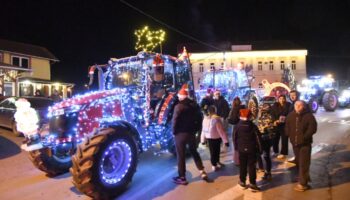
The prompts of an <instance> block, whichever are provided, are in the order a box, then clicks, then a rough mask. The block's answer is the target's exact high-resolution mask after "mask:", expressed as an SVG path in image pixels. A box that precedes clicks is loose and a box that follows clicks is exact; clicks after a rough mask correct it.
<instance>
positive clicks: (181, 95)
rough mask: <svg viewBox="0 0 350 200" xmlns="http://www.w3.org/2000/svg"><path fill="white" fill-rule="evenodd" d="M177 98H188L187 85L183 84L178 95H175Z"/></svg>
mask: <svg viewBox="0 0 350 200" xmlns="http://www.w3.org/2000/svg"><path fill="white" fill-rule="evenodd" d="M177 96H178V97H179V98H180V99H184V98H186V97H187V96H188V85H187V84H183V85H182V87H181V89H180V91H179V93H177Z"/></svg>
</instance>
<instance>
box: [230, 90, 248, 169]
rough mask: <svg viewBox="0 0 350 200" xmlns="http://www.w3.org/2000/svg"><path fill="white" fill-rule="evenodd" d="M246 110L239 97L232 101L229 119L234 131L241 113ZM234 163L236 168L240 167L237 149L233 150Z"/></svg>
mask: <svg viewBox="0 0 350 200" xmlns="http://www.w3.org/2000/svg"><path fill="white" fill-rule="evenodd" d="M244 108H245V106H244V105H242V102H241V99H240V98H239V97H235V98H234V99H233V101H232V108H231V110H230V113H229V116H228V118H227V121H228V123H230V124H231V125H233V129H234V126H236V125H237V124H238V122H239V111H240V110H241V109H244ZM233 129H232V130H233ZM232 136H233V133H232ZM232 141H233V139H232ZM233 162H234V163H235V165H236V166H238V165H239V156H238V151H236V150H235V149H233Z"/></svg>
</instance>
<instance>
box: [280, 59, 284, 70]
mask: <svg viewBox="0 0 350 200" xmlns="http://www.w3.org/2000/svg"><path fill="white" fill-rule="evenodd" d="M281 70H284V61H281Z"/></svg>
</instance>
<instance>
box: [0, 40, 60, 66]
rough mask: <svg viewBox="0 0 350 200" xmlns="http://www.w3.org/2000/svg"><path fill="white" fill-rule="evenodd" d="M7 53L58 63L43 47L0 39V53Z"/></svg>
mask: <svg viewBox="0 0 350 200" xmlns="http://www.w3.org/2000/svg"><path fill="white" fill-rule="evenodd" d="M1 50H2V51H8V52H13V53H18V54H24V55H29V56H34V57H40V58H46V59H49V60H52V61H59V60H58V59H57V58H56V57H55V56H54V55H53V54H52V53H51V52H50V51H49V50H47V49H46V48H45V47H41V46H36V45H32V44H25V43H20V42H14V41H10V40H4V39H0V51H1Z"/></svg>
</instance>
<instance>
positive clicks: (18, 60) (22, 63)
mask: <svg viewBox="0 0 350 200" xmlns="http://www.w3.org/2000/svg"><path fill="white" fill-rule="evenodd" d="M11 61H12V63H11V64H12V65H15V66H18V67H23V68H28V67H29V59H28V58H26V57H20V56H12V57H11Z"/></svg>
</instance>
